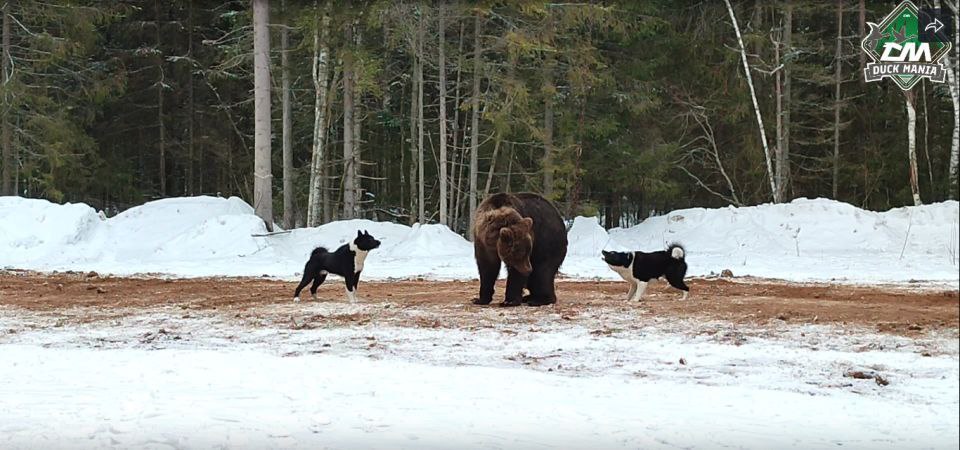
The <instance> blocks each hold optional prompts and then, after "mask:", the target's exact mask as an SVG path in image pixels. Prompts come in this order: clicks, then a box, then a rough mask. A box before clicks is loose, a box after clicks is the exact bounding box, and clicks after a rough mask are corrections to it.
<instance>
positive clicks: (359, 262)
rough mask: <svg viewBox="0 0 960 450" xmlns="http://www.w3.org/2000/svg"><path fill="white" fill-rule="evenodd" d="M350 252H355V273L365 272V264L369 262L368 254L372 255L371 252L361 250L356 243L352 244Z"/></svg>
mask: <svg viewBox="0 0 960 450" xmlns="http://www.w3.org/2000/svg"><path fill="white" fill-rule="evenodd" d="M350 251H352V252H353V271H354V272H359V271H361V270H363V262H364V261H366V260H367V254H368V253H370V251H369V250H360V249H359V248H357V246H356V245H355V244H354V243H352V242H351V243H350Z"/></svg>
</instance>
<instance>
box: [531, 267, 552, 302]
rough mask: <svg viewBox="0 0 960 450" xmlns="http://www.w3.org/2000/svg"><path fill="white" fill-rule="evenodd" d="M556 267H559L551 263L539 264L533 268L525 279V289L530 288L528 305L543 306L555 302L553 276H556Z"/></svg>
mask: <svg viewBox="0 0 960 450" xmlns="http://www.w3.org/2000/svg"><path fill="white" fill-rule="evenodd" d="M558 269H559V267H554V266H553V265H540V266H536V267H534V268H533V272H531V273H530V277H529V279H528V280H527V289H530V296H529V298H528V299H527V304H528V305H530V306H543V305H551V304H554V303H556V302H557V293H556V290H555V287H554V278H556V276H557V271H558Z"/></svg>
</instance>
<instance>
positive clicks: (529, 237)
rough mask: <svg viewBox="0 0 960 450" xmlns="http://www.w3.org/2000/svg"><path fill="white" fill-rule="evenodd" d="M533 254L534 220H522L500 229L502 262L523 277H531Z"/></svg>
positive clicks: (499, 240)
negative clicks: (531, 256)
mask: <svg viewBox="0 0 960 450" xmlns="http://www.w3.org/2000/svg"><path fill="white" fill-rule="evenodd" d="M531 252H533V219H531V218H529V217H523V218H521V219H520V220H518V221H516V222H513V223H511V224H509V225H506V226H503V227H501V228H500V236H499V239H497V254H498V255H499V256H500V260H502V261H503V262H504V264H506V265H507V267H512V268H513V269H514V270H516V271H518V272H520V273H521V274H523V275H530V272H533V266H532V265H531V264H530V253H531Z"/></svg>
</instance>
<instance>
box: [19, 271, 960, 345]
mask: <svg viewBox="0 0 960 450" xmlns="http://www.w3.org/2000/svg"><path fill="white" fill-rule="evenodd" d="M502 283H503V282H502V281H501V284H500V285H499V286H498V291H497V294H498V295H501V293H502V292H503V284H502ZM688 284H689V285H690V287H691V295H690V298H689V299H688V300H686V301H679V299H680V292H679V291H677V290H675V289H673V288H671V287H669V285H667V284H666V283H657V282H655V283H651V285H650V287H649V288H648V289H647V294H646V295H645V296H644V301H643V302H641V303H639V304H638V303H630V302H628V301H626V300H625V297H626V291H627V286H626V283H624V282H606V281H604V282H595V281H560V282H559V283H558V288H557V289H558V295H559V297H560V301H559V304H558V305H554V306H549V307H542V308H530V307H521V308H511V309H504V308H498V307H496V305H492V306H488V307H483V306H474V305H471V304H470V303H469V300H470V299H471V298H472V297H473V296H475V294H476V289H477V282H475V281H473V282H471V281H443V282H440V281H391V282H361V284H360V291H359V293H360V295H359V297H360V306H361V308H359V312H352V313H350V314H339V315H337V314H332V315H330V316H324V317H322V318H323V319H332V320H336V321H342V322H347V323H358V322H359V323H370V322H373V323H380V322H382V323H391V324H397V323H400V324H402V325H405V326H420V327H434V328H435V327H464V326H468V327H470V328H473V327H478V326H479V327H486V326H491V325H495V324H496V323H497V322H504V321H509V322H511V323H531V324H535V323H542V321H544V320H565V321H575V322H576V321H581V322H584V323H587V322H589V321H592V322H591V324H593V323H594V322H597V321H601V322H602V320H603V318H604V317H605V316H614V315H628V316H631V318H635V319H640V320H642V319H650V318H653V319H657V320H663V319H671V318H673V319H690V320H720V321H725V322H733V323H738V324H753V325H764V324H769V323H771V322H775V323H790V324H805V323H808V324H812V323H816V324H833V325H850V326H858V327H865V328H869V329H874V330H876V331H879V332H883V333H892V334H900V335H919V334H921V333H926V332H930V331H948V332H951V333H952V334H956V333H957V329H958V328H960V295H958V292H957V291H956V290H930V289H923V290H911V289H905V288H904V287H902V286H898V287H889V286H869V287H865V286H848V285H829V284H795V283H784V282H776V281H771V280H755V279H742V278H736V279H724V278H714V279H692V280H688ZM294 287H295V283H293V282H284V281H276V280H269V279H257V278H199V279H161V278H114V277H101V276H99V275H97V274H94V273H59V274H40V273H34V272H21V271H7V272H0V309H7V310H11V309H14V310H17V309H19V310H26V311H30V312H32V313H35V314H41V315H64V314H65V313H67V312H69V314H68V315H69V317H72V318H75V319H77V320H83V321H85V322H86V321H96V320H106V319H110V318H116V317H118V316H125V315H130V314H138V313H146V312H150V311H152V310H155V309H158V308H162V309H165V310H166V309H169V308H175V309H182V310H193V311H198V312H199V311H206V312H210V313H216V314H229V315H230V316H232V317H238V318H242V317H245V316H256V317H257V318H258V319H262V318H263V317H268V318H270V319H273V320H271V321H272V322H275V324H276V323H287V322H290V323H288V324H287V325H288V326H291V327H295V328H297V327H300V328H302V327H304V326H305V325H304V323H303V322H304V320H309V319H317V318H319V317H307V318H301V319H300V322H299V323H298V321H297V319H291V317H292V316H291V314H290V313H292V312H296V311H298V310H303V308H304V306H303V305H317V304H318V303H317V302H311V301H309V300H305V303H302V304H300V305H299V306H298V305H296V304H294V303H293V302H292V300H291V297H292V293H293V289H294ZM304 297H305V299H309V293H308V292H306V291H305V292H304ZM318 297H319V301H320V304H327V305H336V304H344V305H345V303H344V302H345V300H344V294H343V285H342V282H341V281H340V280H339V279H336V278H332V279H330V280H328V282H327V283H326V284H324V285H323V286H322V287H321V289H320V291H319V292H318ZM298 308H300V309H298ZM281 313H286V315H283V314H281ZM271 316H272V317H271ZM281 316H282V317H281ZM634 316H635V317H634ZM256 323H258V324H263V323H264V322H263V321H262V320H258V321H257V322H256Z"/></svg>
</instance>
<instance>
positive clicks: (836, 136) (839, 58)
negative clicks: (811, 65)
mask: <svg viewBox="0 0 960 450" xmlns="http://www.w3.org/2000/svg"><path fill="white" fill-rule="evenodd" d="M842 52H843V0H837V53H836V56H834V62H833V63H834V64H835V65H836V67H835V68H834V78H833V81H834V103H833V199H834V200H837V192H838V188H839V186H840V105H841V102H840V83H841V82H842V80H843V79H842V77H841V70H842V66H843V54H842Z"/></svg>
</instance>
